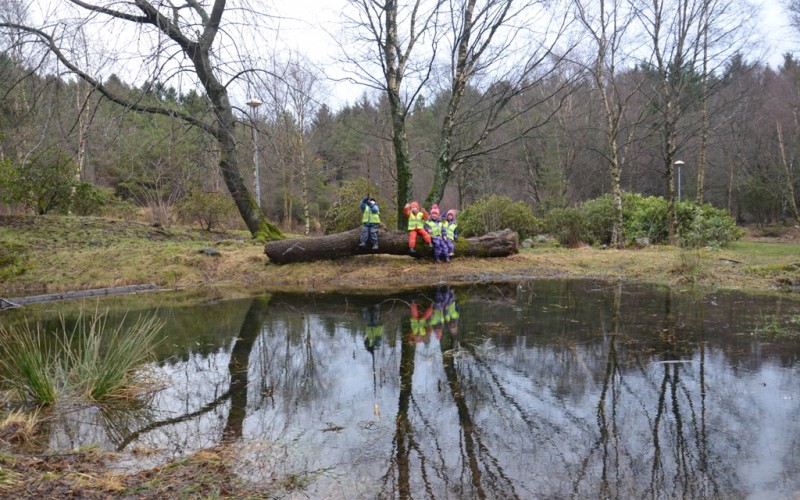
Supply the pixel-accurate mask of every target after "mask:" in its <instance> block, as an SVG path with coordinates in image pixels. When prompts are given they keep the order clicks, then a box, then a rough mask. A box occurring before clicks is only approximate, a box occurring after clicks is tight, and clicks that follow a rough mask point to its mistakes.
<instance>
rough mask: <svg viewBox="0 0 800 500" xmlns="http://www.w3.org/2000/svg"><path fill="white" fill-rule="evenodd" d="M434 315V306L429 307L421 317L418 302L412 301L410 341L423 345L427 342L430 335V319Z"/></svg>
mask: <svg viewBox="0 0 800 500" xmlns="http://www.w3.org/2000/svg"><path fill="white" fill-rule="evenodd" d="M431 314H433V306H428V308H427V309H426V310H425V312H424V313H423V314H422V316H420V314H419V308H418V307H417V303H416V301H413V300H412V301H411V332H410V334H409V340H410V341H411V342H414V343H416V344H421V343H422V342H424V341H425V337H427V335H428V318H430V317H431Z"/></svg>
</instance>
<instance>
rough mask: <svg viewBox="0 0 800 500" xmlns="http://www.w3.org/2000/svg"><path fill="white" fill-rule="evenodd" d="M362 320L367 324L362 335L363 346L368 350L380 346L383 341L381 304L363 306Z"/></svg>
mask: <svg viewBox="0 0 800 500" xmlns="http://www.w3.org/2000/svg"><path fill="white" fill-rule="evenodd" d="M364 322H366V324H367V332H366V335H365V336H364V347H366V348H367V350H368V351H369V352H372V351H373V350H374V349H375V348H377V347H380V346H381V343H382V342H383V325H382V324H381V306H380V304H375V305H374V306H372V307H370V308H366V307H365V308H364Z"/></svg>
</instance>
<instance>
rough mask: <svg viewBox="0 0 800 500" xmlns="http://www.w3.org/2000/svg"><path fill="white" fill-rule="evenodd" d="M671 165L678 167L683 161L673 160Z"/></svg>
mask: <svg viewBox="0 0 800 500" xmlns="http://www.w3.org/2000/svg"><path fill="white" fill-rule="evenodd" d="M673 165H678V166H680V165H683V160H675V163H673Z"/></svg>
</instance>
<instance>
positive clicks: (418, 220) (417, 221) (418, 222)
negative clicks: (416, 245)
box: [408, 212, 424, 231]
mask: <svg viewBox="0 0 800 500" xmlns="http://www.w3.org/2000/svg"><path fill="white" fill-rule="evenodd" d="M423 225H424V221H423V220H422V212H417V215H414V213H413V212H412V213H409V214H408V230H409V231H414V230H416V229H422V227H423Z"/></svg>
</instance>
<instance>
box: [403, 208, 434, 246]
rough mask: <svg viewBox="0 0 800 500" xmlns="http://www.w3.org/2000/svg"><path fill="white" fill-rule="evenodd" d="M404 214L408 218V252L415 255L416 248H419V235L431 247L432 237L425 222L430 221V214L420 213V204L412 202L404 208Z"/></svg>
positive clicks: (423, 211)
mask: <svg viewBox="0 0 800 500" xmlns="http://www.w3.org/2000/svg"><path fill="white" fill-rule="evenodd" d="M403 213H404V214H405V215H406V217H408V251H409V253H412V254H413V253H414V252H415V251H416V250H414V247H416V246H417V235H420V236H422V239H423V240H424V241H425V243H426V244H427V245H428V246H431V236H430V235H429V234H428V232H427V231H425V221H426V220H427V219H428V212H426V211H425V210H422V211H420V208H419V203H417V202H416V201H412V202H411V203H406V205H405V206H404V207H403Z"/></svg>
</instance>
